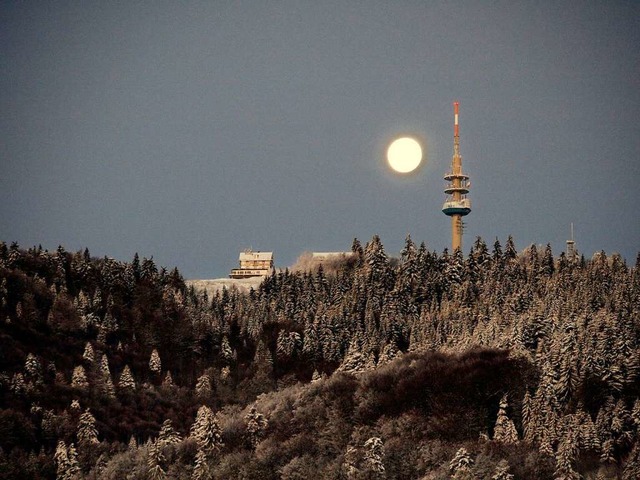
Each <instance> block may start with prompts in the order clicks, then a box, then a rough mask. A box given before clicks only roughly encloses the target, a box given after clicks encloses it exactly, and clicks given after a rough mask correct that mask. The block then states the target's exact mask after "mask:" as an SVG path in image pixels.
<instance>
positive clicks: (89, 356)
mask: <svg viewBox="0 0 640 480" xmlns="http://www.w3.org/2000/svg"><path fill="white" fill-rule="evenodd" d="M82 358H83V359H84V360H85V361H86V362H88V363H93V362H95V361H96V356H95V353H94V351H93V346H92V345H91V342H87V344H86V345H85V346H84V353H83V354H82Z"/></svg>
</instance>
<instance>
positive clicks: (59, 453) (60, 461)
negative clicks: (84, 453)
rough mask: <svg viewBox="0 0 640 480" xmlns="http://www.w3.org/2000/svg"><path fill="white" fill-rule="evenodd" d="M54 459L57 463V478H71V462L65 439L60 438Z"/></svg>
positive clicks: (63, 479) (60, 479)
mask: <svg viewBox="0 0 640 480" xmlns="http://www.w3.org/2000/svg"><path fill="white" fill-rule="evenodd" d="M53 459H54V461H55V463H56V480H69V478H70V477H69V467H70V463H69V456H68V453H67V446H66V444H65V443H64V441H62V440H60V441H59V442H58V446H57V447H56V451H55V453H54V455H53Z"/></svg>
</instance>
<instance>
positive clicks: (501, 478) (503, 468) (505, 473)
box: [491, 459, 513, 480]
mask: <svg viewBox="0 0 640 480" xmlns="http://www.w3.org/2000/svg"><path fill="white" fill-rule="evenodd" d="M509 470H510V467H509V462H507V461H506V460H504V459H503V460H500V461H499V462H498V465H497V466H496V469H495V471H494V473H493V476H492V477H491V480H513V475H512V474H511V473H510V472H509Z"/></svg>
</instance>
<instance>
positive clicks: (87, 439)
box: [77, 408, 100, 448]
mask: <svg viewBox="0 0 640 480" xmlns="http://www.w3.org/2000/svg"><path fill="white" fill-rule="evenodd" d="M77 437H78V446H79V447H81V448H90V447H92V446H93V445H97V444H99V443H100V441H99V440H98V430H97V429H96V419H95V417H94V416H93V415H92V414H91V412H90V411H89V409H88V408H87V409H86V410H85V411H84V413H83V414H82V415H80V421H79V422H78V431H77Z"/></svg>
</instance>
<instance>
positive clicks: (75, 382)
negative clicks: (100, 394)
mask: <svg viewBox="0 0 640 480" xmlns="http://www.w3.org/2000/svg"><path fill="white" fill-rule="evenodd" d="M71 386H72V387H74V388H80V389H86V388H89V382H88V381H87V374H86V373H85V371H84V367H83V366H82V365H78V366H77V367H75V368H74V369H73V375H72V376H71Z"/></svg>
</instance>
